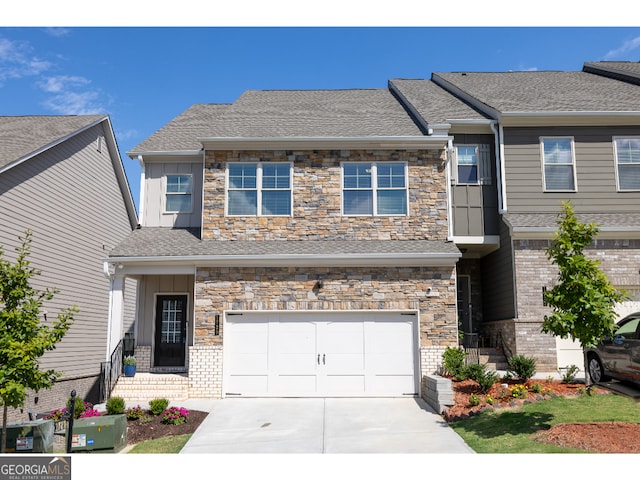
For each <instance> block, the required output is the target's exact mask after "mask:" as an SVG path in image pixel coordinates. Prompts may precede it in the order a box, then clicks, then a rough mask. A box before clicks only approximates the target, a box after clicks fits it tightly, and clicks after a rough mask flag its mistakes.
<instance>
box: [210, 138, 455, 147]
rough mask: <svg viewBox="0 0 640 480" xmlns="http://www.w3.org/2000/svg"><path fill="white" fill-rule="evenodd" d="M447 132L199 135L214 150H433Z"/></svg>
mask: <svg viewBox="0 0 640 480" xmlns="http://www.w3.org/2000/svg"><path fill="white" fill-rule="evenodd" d="M450 139H453V137H450V136H448V135H434V136H413V137H409V136H407V137H401V136H398V137H208V138H199V139H198V141H200V142H201V143H202V144H203V146H204V147H205V148H206V149H213V150H313V149H331V150H336V149H345V150H348V149H362V148H375V149H378V150H394V149H407V150H413V149H416V150H418V149H433V148H445V147H446V145H447V142H448V141H449V140H450Z"/></svg>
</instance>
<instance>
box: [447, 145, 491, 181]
mask: <svg viewBox="0 0 640 480" xmlns="http://www.w3.org/2000/svg"><path fill="white" fill-rule="evenodd" d="M490 162H491V152H490V148H489V145H486V144H481V145H456V165H457V168H456V172H455V174H456V183H457V184H459V185H489V184H491V163H490Z"/></svg>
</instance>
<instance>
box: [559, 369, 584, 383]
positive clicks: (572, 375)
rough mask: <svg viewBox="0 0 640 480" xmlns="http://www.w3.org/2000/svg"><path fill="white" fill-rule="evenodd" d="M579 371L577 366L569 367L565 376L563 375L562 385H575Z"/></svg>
mask: <svg viewBox="0 0 640 480" xmlns="http://www.w3.org/2000/svg"><path fill="white" fill-rule="evenodd" d="M579 370H580V369H579V368H578V367H577V366H576V365H569V366H568V367H567V370H566V371H565V372H564V375H562V383H573V382H574V381H575V379H576V373H578V371H579Z"/></svg>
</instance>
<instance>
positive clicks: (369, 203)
mask: <svg viewBox="0 0 640 480" xmlns="http://www.w3.org/2000/svg"><path fill="white" fill-rule="evenodd" d="M407 193H408V192H407V164H406V163H403V162H395V163H343V164H342V212H343V214H344V215H406V214H407Z"/></svg>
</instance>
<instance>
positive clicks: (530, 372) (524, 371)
mask: <svg viewBox="0 0 640 480" xmlns="http://www.w3.org/2000/svg"><path fill="white" fill-rule="evenodd" d="M508 362H509V372H512V373H513V374H514V375H515V376H516V377H518V378H519V379H520V380H521V381H522V382H526V381H527V380H529V379H531V378H532V377H533V376H534V375H535V374H536V360H535V359H534V358H531V357H525V356H524V355H514V356H513V357H511V358H509V360H508Z"/></svg>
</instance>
